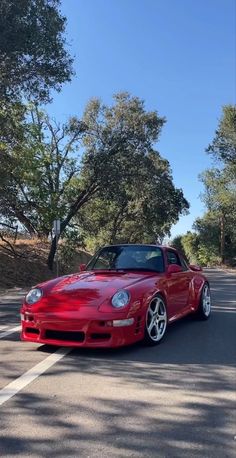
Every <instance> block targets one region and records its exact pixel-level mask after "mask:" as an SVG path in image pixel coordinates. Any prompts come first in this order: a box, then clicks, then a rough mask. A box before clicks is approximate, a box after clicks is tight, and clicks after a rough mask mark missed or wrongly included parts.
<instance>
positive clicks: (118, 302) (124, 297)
mask: <svg viewBox="0 0 236 458" xmlns="http://www.w3.org/2000/svg"><path fill="white" fill-rule="evenodd" d="M129 300H130V294H129V293H128V292H127V291H124V290H120V291H117V293H115V294H114V296H113V298H112V300H111V303H112V305H113V307H115V308H117V309H119V308H121V307H125V305H127V304H128V303H129Z"/></svg>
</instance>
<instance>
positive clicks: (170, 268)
mask: <svg viewBox="0 0 236 458" xmlns="http://www.w3.org/2000/svg"><path fill="white" fill-rule="evenodd" d="M177 272H183V269H182V267H181V266H179V265H178V264H169V266H168V267H167V273H168V274H175V273H177Z"/></svg>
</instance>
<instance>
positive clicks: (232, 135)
mask: <svg viewBox="0 0 236 458" xmlns="http://www.w3.org/2000/svg"><path fill="white" fill-rule="evenodd" d="M206 151H207V152H208V153H209V154H212V155H213V156H214V158H215V159H217V165H218V167H212V168H210V169H208V170H206V171H205V172H204V173H202V175H201V177H200V179H201V181H202V182H203V184H204V188H205V189H204V193H203V195H202V200H203V202H204V203H205V206H206V212H205V214H204V215H203V217H202V218H197V219H196V221H195V223H194V225H193V229H194V230H195V232H194V233H191V232H190V233H187V234H186V235H184V236H182V237H181V243H182V245H183V247H184V250H185V253H186V255H187V257H188V258H189V260H190V261H191V262H196V263H199V264H202V265H217V264H220V263H225V262H227V263H230V264H234V263H235V260H236V107H235V106H233V105H226V106H224V107H223V113H222V117H221V119H220V122H219V126H218V129H217V130H216V133H215V137H214V139H213V141H212V143H211V144H210V145H209V147H208V148H207V150H206Z"/></svg>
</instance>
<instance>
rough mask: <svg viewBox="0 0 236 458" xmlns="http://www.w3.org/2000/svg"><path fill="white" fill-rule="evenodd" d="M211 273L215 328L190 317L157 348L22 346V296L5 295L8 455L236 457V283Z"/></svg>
mask: <svg viewBox="0 0 236 458" xmlns="http://www.w3.org/2000/svg"><path fill="white" fill-rule="evenodd" d="M206 274H207V276H208V278H209V280H210V282H211V289H212V295H213V311H212V316H211V318H210V320H209V321H206V322H199V321H195V320H193V319H192V318H189V317H188V318H185V319H183V320H182V321H180V322H178V323H175V324H173V325H171V326H170V328H169V330H168V333H167V335H166V337H165V339H164V341H163V342H162V343H161V344H160V345H159V346H157V347H154V348H145V347H143V346H142V345H141V344H138V345H135V346H132V347H129V348H123V349H118V350H96V351H95V350H88V349H87V350H86V349H79V350H73V349H72V350H71V351H70V350H66V351H64V350H63V349H59V350H57V349H55V348H49V347H47V346H45V345H36V344H33V343H32V344H31V343H24V342H20V340H19V330H18V326H19V303H20V298H21V292H18V291H16V292H14V293H11V294H6V295H4V296H3V295H2V296H1V297H0V456H1V457H35V458H36V457H37V458H41V457H42V458H47V457H48V458H49V457H50V458H54V457H55V458H56V457H82V458H85V457H87V458H95V457H96V458H100V457H101V458H106V457H107V458H113V457H114V458H117V457H125V458H126V457H147V458H149V457H156V458H159V457H160V458H169V457H170V458H172V457H173V458H182V457H187V458H191V457H199V458H211V457H212V458H227V457H228V458H233V457H235V456H236V408H235V407H236V394H235V393H236V368H235V362H236V275H235V274H230V273H228V274H227V273H224V272H221V271H217V270H207V271H206ZM56 350H57V352H56V353H55V351H56ZM40 374H41V375H40Z"/></svg>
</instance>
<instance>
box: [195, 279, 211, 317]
mask: <svg viewBox="0 0 236 458" xmlns="http://www.w3.org/2000/svg"><path fill="white" fill-rule="evenodd" d="M210 314H211V292H210V287H209V285H208V283H205V284H204V286H203V288H202V293H201V298H200V303H199V307H198V310H197V318H199V319H200V320H208V318H209V316H210Z"/></svg>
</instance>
